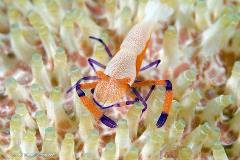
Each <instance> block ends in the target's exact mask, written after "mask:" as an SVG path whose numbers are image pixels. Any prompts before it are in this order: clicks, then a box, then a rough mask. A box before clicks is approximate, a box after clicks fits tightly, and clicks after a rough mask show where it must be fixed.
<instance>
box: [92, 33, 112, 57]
mask: <svg viewBox="0 0 240 160" xmlns="http://www.w3.org/2000/svg"><path fill="white" fill-rule="evenodd" d="M89 38H91V39H94V40H97V41H98V42H100V43H101V44H102V45H103V46H104V48H105V51H106V52H107V54H108V56H109V57H110V58H112V57H113V55H112V53H111V51H110V49H109V48H108V46H107V45H106V44H105V43H104V42H103V40H102V39H100V38H96V37H93V36H89Z"/></svg>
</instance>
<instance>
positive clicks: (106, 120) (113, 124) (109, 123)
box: [76, 83, 117, 128]
mask: <svg viewBox="0 0 240 160" xmlns="http://www.w3.org/2000/svg"><path fill="white" fill-rule="evenodd" d="M76 92H77V94H78V96H79V97H80V98H81V97H84V96H85V93H84V91H83V90H82V89H81V85H80V83H77V84H76ZM99 120H100V121H101V122H102V123H103V124H105V125H106V126H108V127H110V128H116V127H117V124H116V122H114V121H113V120H112V119H111V118H109V117H107V116H106V115H104V114H103V115H102V116H101V118H100V119H99Z"/></svg>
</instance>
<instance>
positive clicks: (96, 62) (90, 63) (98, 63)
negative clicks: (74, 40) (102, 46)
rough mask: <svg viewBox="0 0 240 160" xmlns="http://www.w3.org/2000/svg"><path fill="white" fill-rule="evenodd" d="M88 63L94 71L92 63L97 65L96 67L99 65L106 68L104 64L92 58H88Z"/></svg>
mask: <svg viewBox="0 0 240 160" xmlns="http://www.w3.org/2000/svg"><path fill="white" fill-rule="evenodd" d="M88 64H89V65H90V66H91V68H92V69H93V70H94V72H95V73H96V68H95V67H94V65H96V66H98V67H101V68H103V69H105V68H106V66H105V65H103V64H101V63H100V62H98V61H96V60H94V59H92V58H88Z"/></svg>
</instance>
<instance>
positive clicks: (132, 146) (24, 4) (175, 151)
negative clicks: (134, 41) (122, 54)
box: [0, 0, 240, 160]
mask: <svg viewBox="0 0 240 160" xmlns="http://www.w3.org/2000/svg"><path fill="white" fill-rule="evenodd" d="M149 1H151V0H149ZM159 1H161V3H162V4H164V5H166V6H168V7H170V8H172V9H173V14H172V15H171V16H170V17H169V18H168V19H167V20H166V21H159V22H158V23H157V24H156V25H155V26H154V29H153V31H152V35H151V40H150V43H149V45H148V48H147V51H146V55H145V58H144V61H143V64H144V65H146V64H148V63H150V62H153V61H155V60H158V59H160V60H161V63H160V64H159V65H158V67H156V68H153V69H151V70H150V71H146V72H142V73H141V74H140V76H139V77H137V79H139V80H148V79H169V80H171V82H172V88H173V98H174V100H173V104H172V107H171V110H170V112H169V116H168V119H167V121H166V123H165V125H164V126H163V127H161V128H157V127H156V125H155V124H156V120H157V119H158V117H159V115H160V114H161V112H162V106H163V102H164V93H165V88H164V87H159V88H158V89H155V90H154V91H153V93H152V95H151V96H150V97H149V99H148V101H147V104H148V108H147V110H146V111H145V112H144V114H143V115H142V116H141V110H142V109H143V106H142V104H141V103H136V104H134V105H132V106H130V107H127V106H123V107H121V108H111V109H108V110H104V112H105V113H106V114H107V115H108V116H109V117H112V118H113V119H114V120H116V121H117V124H118V127H117V128H115V129H111V128H108V127H106V126H104V125H103V124H102V123H101V122H99V121H96V120H95V119H94V117H93V116H92V115H91V113H89V111H88V110H87V109H86V108H85V107H84V105H83V104H82V103H81V101H80V99H79V97H78V96H77V93H76V92H75V90H74V91H73V92H72V93H71V94H66V91H67V89H68V88H69V87H71V86H72V85H74V84H75V83H76V82H77V81H78V80H79V79H80V78H82V77H84V76H90V75H95V73H94V72H93V71H92V70H91V67H90V66H89V65H88V58H89V57H91V58H93V59H95V60H97V61H99V62H100V63H102V64H105V65H107V63H108V62H109V61H110V58H109V56H108V54H107V53H106V51H105V48H104V46H102V45H101V44H100V43H99V42H97V41H94V40H92V39H90V38H89V36H95V37H98V38H101V39H102V40H103V41H104V42H105V43H106V44H107V46H108V47H109V49H110V50H111V52H112V53H113V54H115V53H117V51H118V50H119V47H120V45H121V42H122V41H123V40H124V37H125V36H126V35H127V33H128V31H129V30H130V29H131V28H132V27H133V26H134V25H135V24H137V23H138V22H141V20H143V19H144V12H145V6H146V4H147V3H148V0H0V160H36V159H43V160H50V159H60V160H119V159H120V160H137V159H140V160H159V159H161V160H195V159H196V160H228V159H229V160H240V136H239V132H240V108H239V107H240V23H239V22H240V1H239V0H159ZM159 12H162V14H165V13H164V12H163V11H159ZM98 70H101V69H100V68H98ZM148 89H149V88H148V87H145V88H142V89H141V90H140V91H141V92H142V93H146V91H147V90H148ZM86 93H87V96H88V97H91V96H92V94H91V92H90V91H87V90H86Z"/></svg>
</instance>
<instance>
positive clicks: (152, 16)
mask: <svg viewBox="0 0 240 160" xmlns="http://www.w3.org/2000/svg"><path fill="white" fill-rule="evenodd" d="M172 14H173V9H172V8H171V7H169V6H167V5H166V4H163V3H161V2H160V0H149V1H148V3H147V5H146V7H145V18H144V19H145V20H146V21H148V22H157V21H167V19H168V18H169V17H170V16H171V15H172Z"/></svg>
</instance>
